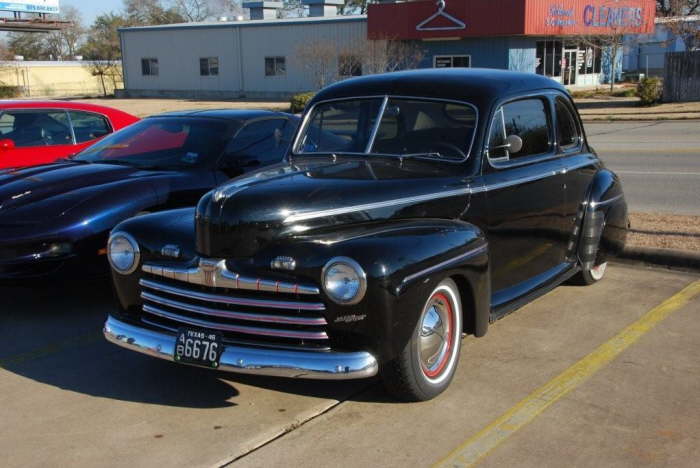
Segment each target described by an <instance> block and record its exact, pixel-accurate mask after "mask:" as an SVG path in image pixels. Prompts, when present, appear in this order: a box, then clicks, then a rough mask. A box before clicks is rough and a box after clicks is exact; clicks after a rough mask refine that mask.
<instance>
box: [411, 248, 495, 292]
mask: <svg viewBox="0 0 700 468" xmlns="http://www.w3.org/2000/svg"><path fill="white" fill-rule="evenodd" d="M487 250H488V246H487V245H482V246H480V247H477V248H476V249H473V250H470V251H469V252H465V253H463V254H461V255H457V256H456V257H453V258H451V259H449V260H445V261H443V262H440V263H438V264H436V265H433V266H431V267H428V268H426V269H424V270H421V271H419V272H416V273H413V274H412V275H408V276H407V277H405V278H404V279H403V280H402V281H401V284H405V283H408V282H410V281H413V280H414V279H416V278H420V277H421V276H424V275H428V274H430V273H432V272H434V271H438V270H440V269H442V268H444V267H446V266H448V265H450V264H451V263H456V262H459V261H460V260H467V259H469V258H472V257H476V256H477V255H480V254H482V253H484V252H486V251H487Z"/></svg>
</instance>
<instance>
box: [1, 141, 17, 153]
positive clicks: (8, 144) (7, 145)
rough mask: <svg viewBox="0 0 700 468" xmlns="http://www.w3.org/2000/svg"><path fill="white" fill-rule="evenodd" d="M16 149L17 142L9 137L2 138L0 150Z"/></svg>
mask: <svg viewBox="0 0 700 468" xmlns="http://www.w3.org/2000/svg"><path fill="white" fill-rule="evenodd" d="M13 149H15V142H14V140H11V139H9V138H3V139H2V140H0V151H10V150H13Z"/></svg>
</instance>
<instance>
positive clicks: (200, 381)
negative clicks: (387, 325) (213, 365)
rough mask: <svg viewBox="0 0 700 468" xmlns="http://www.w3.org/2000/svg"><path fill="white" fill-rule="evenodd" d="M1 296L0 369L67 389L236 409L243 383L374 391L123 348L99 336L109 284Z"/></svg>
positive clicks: (9, 291) (331, 392) (341, 392)
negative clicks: (210, 365)
mask: <svg viewBox="0 0 700 468" xmlns="http://www.w3.org/2000/svg"><path fill="white" fill-rule="evenodd" d="M0 294H1V295H2V296H3V297H6V298H8V300H7V301H3V302H4V303H3V305H2V306H1V307H0V343H3V344H2V346H0V371H6V372H12V373H14V374H16V375H20V376H22V377H24V378H27V379H31V380H32V381H34V382H38V383H41V384H45V385H50V386H53V387H56V388H60V389H63V390H67V391H71V392H76V393H81V394H85V395H91V396H94V397H99V398H108V399H114V400H121V401H129V402H136V403H145V404H154V405H165V406H173V407H187V408H220V407H221V408H223V407H230V406H236V405H237V404H239V403H240V401H237V400H238V399H240V398H243V396H242V394H244V395H245V397H246V398H247V397H248V396H249V395H251V392H250V391H246V392H243V391H242V387H244V386H253V387H258V388H263V389H266V390H271V391H275V392H280V393H288V394H295V395H300V396H306V397H311V398H321V399H332V400H338V401H345V400H347V399H355V398H364V397H362V395H364V394H365V392H364V391H365V390H366V389H367V388H368V387H375V386H376V385H374V383H375V382H376V379H365V380H359V381H323V380H297V379H287V378H275V377H265V376H251V375H244V374H230V373H225V372H220V371H212V370H209V369H203V368H198V367H194V366H183V365H180V364H175V363H172V362H168V361H163V360H160V359H156V358H152V357H150V356H146V355H143V354H139V353H135V352H132V351H128V350H125V349H122V348H120V347H118V346H115V345H114V344H112V343H109V342H107V341H106V340H105V339H104V337H103V336H102V325H103V323H104V320H105V317H106V315H107V313H108V311H109V310H110V309H111V308H112V307H113V297H112V291H111V288H110V287H109V284H108V283H107V284H105V283H103V282H97V283H91V284H89V285H87V284H84V285H77V286H76V285H74V284H66V285H54V286H52V287H50V288H41V289H37V288H35V289H21V288H0ZM380 394H381V392H380ZM378 398H380V399H383V397H381V395H380V396H378Z"/></svg>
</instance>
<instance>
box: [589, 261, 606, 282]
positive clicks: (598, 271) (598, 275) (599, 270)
mask: <svg viewBox="0 0 700 468" xmlns="http://www.w3.org/2000/svg"><path fill="white" fill-rule="evenodd" d="M606 268H608V262H603V263H601V264H600V265H596V266H594V267H593V268H591V270H590V273H591V278H593V279H594V280H596V281H600V280H601V279H602V278H603V276H604V275H605V270H606Z"/></svg>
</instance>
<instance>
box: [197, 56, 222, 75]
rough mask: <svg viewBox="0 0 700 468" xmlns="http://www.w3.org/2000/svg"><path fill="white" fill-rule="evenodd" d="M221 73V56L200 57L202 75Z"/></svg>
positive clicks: (200, 73)
mask: <svg viewBox="0 0 700 468" xmlns="http://www.w3.org/2000/svg"><path fill="white" fill-rule="evenodd" d="M218 74H219V57H204V58H201V59H199V75H200V76H217V75H218Z"/></svg>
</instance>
